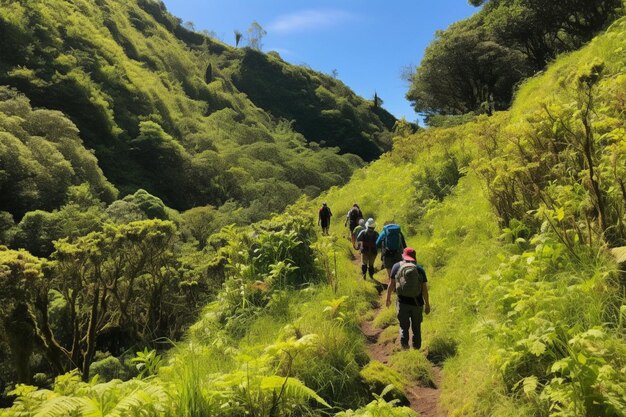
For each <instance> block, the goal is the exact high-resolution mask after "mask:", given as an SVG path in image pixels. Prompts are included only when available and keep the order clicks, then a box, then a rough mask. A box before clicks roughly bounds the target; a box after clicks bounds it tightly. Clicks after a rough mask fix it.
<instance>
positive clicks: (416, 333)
mask: <svg viewBox="0 0 626 417" xmlns="http://www.w3.org/2000/svg"><path fill="white" fill-rule="evenodd" d="M423 311H424V307H423V306H411V331H412V332H413V340H412V342H413V348H414V349H420V348H421V347H422V317H423V316H422V312H423Z"/></svg>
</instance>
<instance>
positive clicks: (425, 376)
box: [389, 349, 436, 388]
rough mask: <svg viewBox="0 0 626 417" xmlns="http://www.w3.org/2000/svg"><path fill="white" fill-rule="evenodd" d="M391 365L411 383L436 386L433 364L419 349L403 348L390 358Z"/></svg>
mask: <svg viewBox="0 0 626 417" xmlns="http://www.w3.org/2000/svg"><path fill="white" fill-rule="evenodd" d="M389 366H390V367H391V368H392V369H395V370H396V371H397V372H398V373H400V374H401V375H403V376H404V377H405V378H406V379H407V380H408V381H409V382H410V383H412V384H416V385H419V386H422V387H431V388H436V385H435V375H434V373H433V369H432V365H431V363H430V362H429V361H428V359H426V356H424V354H423V353H422V352H420V351H419V350H414V349H412V350H403V351H400V352H397V353H395V354H394V355H392V356H391V357H390V358H389Z"/></svg>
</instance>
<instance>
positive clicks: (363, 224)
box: [352, 219, 365, 250]
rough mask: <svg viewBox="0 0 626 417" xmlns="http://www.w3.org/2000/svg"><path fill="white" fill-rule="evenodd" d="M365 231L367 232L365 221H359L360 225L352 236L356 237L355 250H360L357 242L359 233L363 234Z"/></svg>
mask: <svg viewBox="0 0 626 417" xmlns="http://www.w3.org/2000/svg"><path fill="white" fill-rule="evenodd" d="M363 230H365V219H359V224H358V225H357V226H356V227H355V228H354V230H353V231H352V236H354V239H355V243H354V244H353V245H352V247H353V248H354V249H355V250H359V249H360V248H359V242H357V241H356V240H357V239H358V236H359V233H361V232H362V231H363Z"/></svg>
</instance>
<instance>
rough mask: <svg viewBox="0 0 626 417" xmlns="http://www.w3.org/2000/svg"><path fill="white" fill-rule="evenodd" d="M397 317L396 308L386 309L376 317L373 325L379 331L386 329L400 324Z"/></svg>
mask: <svg viewBox="0 0 626 417" xmlns="http://www.w3.org/2000/svg"><path fill="white" fill-rule="evenodd" d="M396 316H397V313H396V310H395V308H393V307H392V308H385V309H383V310H381V311H380V313H379V314H378V315H377V316H376V318H375V319H374V322H373V324H374V326H376V327H377V328H379V329H385V328H387V327H389V326H391V325H393V324H396V323H397V322H398V319H397V318H396Z"/></svg>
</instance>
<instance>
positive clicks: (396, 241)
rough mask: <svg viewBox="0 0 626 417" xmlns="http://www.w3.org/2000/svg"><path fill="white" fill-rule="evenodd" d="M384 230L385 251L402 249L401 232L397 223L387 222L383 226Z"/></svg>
mask: <svg viewBox="0 0 626 417" xmlns="http://www.w3.org/2000/svg"><path fill="white" fill-rule="evenodd" d="M383 231H384V232H385V250H386V251H387V252H397V251H398V250H400V249H402V248H401V245H402V232H401V231H400V226H399V225H397V224H388V225H387V226H385V227H384V228H383Z"/></svg>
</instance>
